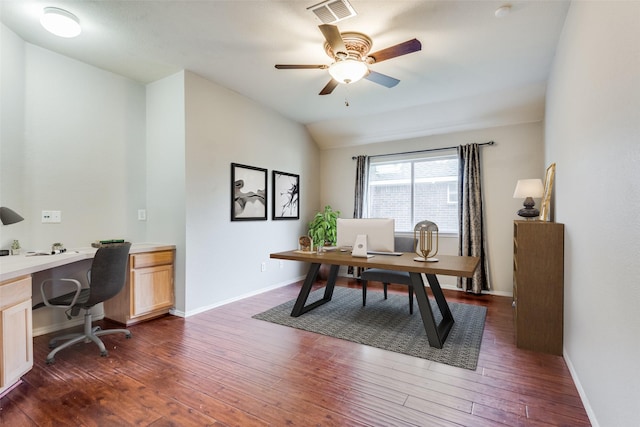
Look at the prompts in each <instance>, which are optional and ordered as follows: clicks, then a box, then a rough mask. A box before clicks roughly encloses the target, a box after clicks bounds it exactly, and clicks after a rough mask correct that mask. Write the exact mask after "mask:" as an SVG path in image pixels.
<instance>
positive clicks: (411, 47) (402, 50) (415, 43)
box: [369, 39, 422, 62]
mask: <svg viewBox="0 0 640 427" xmlns="http://www.w3.org/2000/svg"><path fill="white" fill-rule="evenodd" d="M419 50H422V43H420V40H418V39H411V40H407V41H406V42H404V43H400V44H397V45H395V46H391V47H388V48H386V49H382V50H379V51H377V52H374V53H372V54H369V57H370V58H373V60H374V62H382V61H386V60H387V59H391V58H395V57H396V56H402V55H406V54H408V53H412V52H417V51H419Z"/></svg>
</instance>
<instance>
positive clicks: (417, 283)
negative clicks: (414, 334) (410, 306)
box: [409, 273, 443, 348]
mask: <svg viewBox="0 0 640 427" xmlns="http://www.w3.org/2000/svg"><path fill="white" fill-rule="evenodd" d="M409 276H410V277H411V284H412V285H413V292H414V293H415V294H416V300H417V301H418V308H419V309H420V317H421V318H422V324H423V325H424V330H425V331H426V332H427V338H428V339H429V345H430V346H431V347H436V348H442V344H443V341H442V340H441V339H440V336H439V335H438V329H437V327H436V319H435V318H434V317H433V311H432V310H431V303H429V297H427V291H426V289H425V288H424V282H423V281H422V276H421V275H420V273H409Z"/></svg>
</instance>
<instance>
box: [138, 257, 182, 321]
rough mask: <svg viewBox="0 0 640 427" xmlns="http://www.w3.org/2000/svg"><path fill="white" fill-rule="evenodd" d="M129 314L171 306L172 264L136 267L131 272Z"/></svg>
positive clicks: (139, 313) (144, 312)
mask: <svg viewBox="0 0 640 427" xmlns="http://www.w3.org/2000/svg"><path fill="white" fill-rule="evenodd" d="M131 285H132V286H131V289H132V294H133V295H132V301H131V316H132V317H135V316H140V315H143V314H146V313H151V312H153V311H156V310H160V309H166V308H168V307H172V306H173V266H172V265H159V266H156V267H148V268H137V269H134V270H132V272H131Z"/></svg>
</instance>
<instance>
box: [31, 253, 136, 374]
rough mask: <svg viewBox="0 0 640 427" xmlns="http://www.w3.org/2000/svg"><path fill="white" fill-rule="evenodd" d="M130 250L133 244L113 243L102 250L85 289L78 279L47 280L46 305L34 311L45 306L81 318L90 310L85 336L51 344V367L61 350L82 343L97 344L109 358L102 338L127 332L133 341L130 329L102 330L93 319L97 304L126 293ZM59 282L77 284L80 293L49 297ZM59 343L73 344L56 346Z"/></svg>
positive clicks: (44, 286)
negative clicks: (80, 316)
mask: <svg viewBox="0 0 640 427" xmlns="http://www.w3.org/2000/svg"><path fill="white" fill-rule="evenodd" d="M130 247H131V243H113V244H109V245H105V246H102V247H100V248H99V249H98V251H97V252H96V254H95V257H94V258H93V262H92V264H91V269H90V270H89V271H87V281H88V283H89V287H88V288H82V285H81V284H80V282H79V281H78V280H75V279H47V280H45V281H43V282H42V284H41V285H40V291H41V292H42V299H43V302H42V303H40V304H37V305H36V306H35V307H34V309H35V308H40V307H44V306H46V307H54V308H61V309H65V310H66V314H67V318H68V319H71V317H72V316H77V315H78V314H79V313H80V309H84V310H86V311H85V315H84V332H83V333H76V334H68V335H63V336H60V337H55V338H53V339H52V340H51V341H49V348H51V349H53V350H52V351H51V352H50V353H49V354H48V355H47V364H48V365H50V364H52V363H54V362H55V360H54V356H55V355H56V353H58V352H59V351H60V350H62V349H65V348H67V347H70V346H72V345H74V344H77V343H79V342H81V341H84V342H89V341H93V342H94V343H95V344H96V345H97V346H98V347H99V348H100V355H101V356H102V357H106V356H107V355H108V352H107V349H106V348H105V346H104V343H103V342H102V340H100V338H98V337H100V336H102V335H107V334H117V333H123V334H125V336H126V337H127V338H131V332H130V331H129V330H127V329H106V330H102V329H101V328H100V327H99V326H96V327H93V326H92V316H91V308H92V307H93V306H94V305H96V304H98V303H101V302H103V301H106V300H108V299H110V298H113V297H114V296H116V295H117V294H118V293H119V292H120V291H121V290H122V288H123V286H124V284H125V282H126V278H127V260H128V258H129V249H130ZM59 282H69V283H73V284H75V286H76V290H75V291H74V292H70V293H67V294H64V295H60V296H57V297H52V296H50V295H48V294H50V293H51V292H52V290H53V288H54V287H55V284H56V283H58V284H59ZM59 340H69V341H67V342H65V343H64V344H62V345H60V346H59V347H56V345H57V344H58V341H59Z"/></svg>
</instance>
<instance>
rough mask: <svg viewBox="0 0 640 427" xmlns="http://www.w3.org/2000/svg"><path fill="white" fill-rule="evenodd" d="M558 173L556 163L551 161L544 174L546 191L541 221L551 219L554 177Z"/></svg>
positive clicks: (541, 208) (543, 197) (543, 196)
mask: <svg viewBox="0 0 640 427" xmlns="http://www.w3.org/2000/svg"><path fill="white" fill-rule="evenodd" d="M555 175H556V164H555V163H551V164H550V165H549V167H548V168H547V173H546V174H545V176H544V193H543V195H542V201H541V207H540V217H539V219H540V221H551V192H552V191H553V179H554V177H555Z"/></svg>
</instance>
